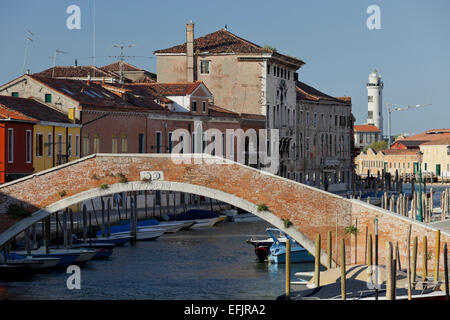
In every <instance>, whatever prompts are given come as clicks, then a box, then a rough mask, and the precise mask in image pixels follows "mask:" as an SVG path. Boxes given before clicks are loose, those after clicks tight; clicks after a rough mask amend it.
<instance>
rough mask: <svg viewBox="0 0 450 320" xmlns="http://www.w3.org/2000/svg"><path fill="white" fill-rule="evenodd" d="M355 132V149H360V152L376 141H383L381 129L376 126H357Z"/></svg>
mask: <svg viewBox="0 0 450 320" xmlns="http://www.w3.org/2000/svg"><path fill="white" fill-rule="evenodd" d="M353 132H354V135H355V148H358V149H359V150H360V151H362V150H364V148H366V147H368V146H370V145H371V144H372V143H374V142H376V141H382V140H383V137H382V135H381V131H380V129H378V128H377V127H376V126H374V125H370V124H363V125H355V126H354V128H353Z"/></svg>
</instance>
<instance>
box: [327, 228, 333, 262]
mask: <svg viewBox="0 0 450 320" xmlns="http://www.w3.org/2000/svg"><path fill="white" fill-rule="evenodd" d="M331 237H332V235H331V231H328V235H327V253H328V257H327V269H328V270H330V269H331V260H332V256H333V252H332V248H331V242H332V239H331Z"/></svg>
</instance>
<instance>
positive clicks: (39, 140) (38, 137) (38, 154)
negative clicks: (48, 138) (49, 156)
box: [36, 133, 44, 157]
mask: <svg viewBox="0 0 450 320" xmlns="http://www.w3.org/2000/svg"><path fill="white" fill-rule="evenodd" d="M43 146H44V139H43V137H42V133H37V134H36V157H42V153H43Z"/></svg>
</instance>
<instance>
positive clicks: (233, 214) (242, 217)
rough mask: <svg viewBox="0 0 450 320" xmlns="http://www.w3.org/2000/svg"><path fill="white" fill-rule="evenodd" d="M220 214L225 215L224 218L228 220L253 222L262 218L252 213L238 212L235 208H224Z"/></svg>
mask: <svg viewBox="0 0 450 320" xmlns="http://www.w3.org/2000/svg"><path fill="white" fill-rule="evenodd" d="M222 214H224V215H225V216H226V217H227V218H226V219H227V220H228V221H229V222H255V221H261V220H262V219H261V218H260V217H258V216H256V215H254V214H253V213H250V212H244V213H238V211H237V210H236V209H230V210H224V211H222Z"/></svg>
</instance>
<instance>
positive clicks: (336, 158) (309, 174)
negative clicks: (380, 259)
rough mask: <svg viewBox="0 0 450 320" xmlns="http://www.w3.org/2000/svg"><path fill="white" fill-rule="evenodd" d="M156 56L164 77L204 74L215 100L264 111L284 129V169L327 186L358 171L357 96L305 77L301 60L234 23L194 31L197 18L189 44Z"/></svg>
mask: <svg viewBox="0 0 450 320" xmlns="http://www.w3.org/2000/svg"><path fill="white" fill-rule="evenodd" d="M155 55H156V57H157V75H158V81H160V82H185V81H195V80H201V81H202V82H204V83H205V85H206V86H207V87H208V88H209V89H210V90H211V92H212V94H213V96H214V104H215V105H218V106H220V107H222V108H225V109H228V110H231V111H233V112H237V113H251V114H261V115H265V116H266V128H268V129H278V130H279V138H280V147H279V156H280V166H279V171H278V174H279V175H281V176H283V177H286V178H289V179H293V180H296V181H300V182H304V183H309V184H311V185H314V186H318V187H323V188H325V187H326V186H328V184H338V183H342V185H341V186H342V187H344V184H345V183H347V182H348V181H349V180H350V179H351V178H350V177H352V176H353V175H352V168H353V165H352V154H351V150H352V141H353V136H352V130H353V122H354V120H353V116H352V115H351V100H350V98H348V97H347V98H344V99H339V98H333V97H331V96H328V95H326V94H324V93H322V92H320V91H318V90H316V89H314V88H312V87H309V86H308V85H306V84H304V83H301V82H299V81H298V74H297V70H298V69H299V68H300V67H301V66H303V65H304V62H303V61H302V60H301V59H298V58H295V57H292V56H288V55H285V54H281V53H279V52H277V50H276V49H275V48H271V47H268V46H264V47H261V46H259V45H257V44H254V43H252V42H250V41H248V40H245V39H242V38H241V37H239V36H237V35H235V34H233V33H231V32H229V31H228V30H227V29H221V30H218V31H216V32H213V33H210V34H207V35H205V36H203V37H199V38H194V24H193V23H189V24H187V25H186V43H184V44H180V45H176V46H173V47H170V48H168V49H162V50H156V51H155ZM302 114H304V115H302ZM307 114H308V115H309V116H310V118H308V117H307V116H306V115H307ZM314 116H315V117H316V118H315V119H314V118H313V117H314ZM325 117H326V123H327V125H325V124H324V123H325V119H324V118H325ZM330 117H331V118H330ZM269 135H270V133H269ZM268 138H271V137H270V136H268ZM314 139H316V141H315V142H314ZM320 139H323V145H324V147H323V148H322V149H320V148H318V146H319V145H320ZM325 139H326V142H325ZM327 148H329V149H327ZM325 150H330V151H325ZM331 150H333V151H331ZM268 152H269V153H270V152H271V150H270V146H269V144H268ZM321 152H322V153H323V154H321ZM334 187H336V186H334ZM332 188H333V187H332ZM332 188H331V189H332ZM331 189H330V190H331Z"/></svg>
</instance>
